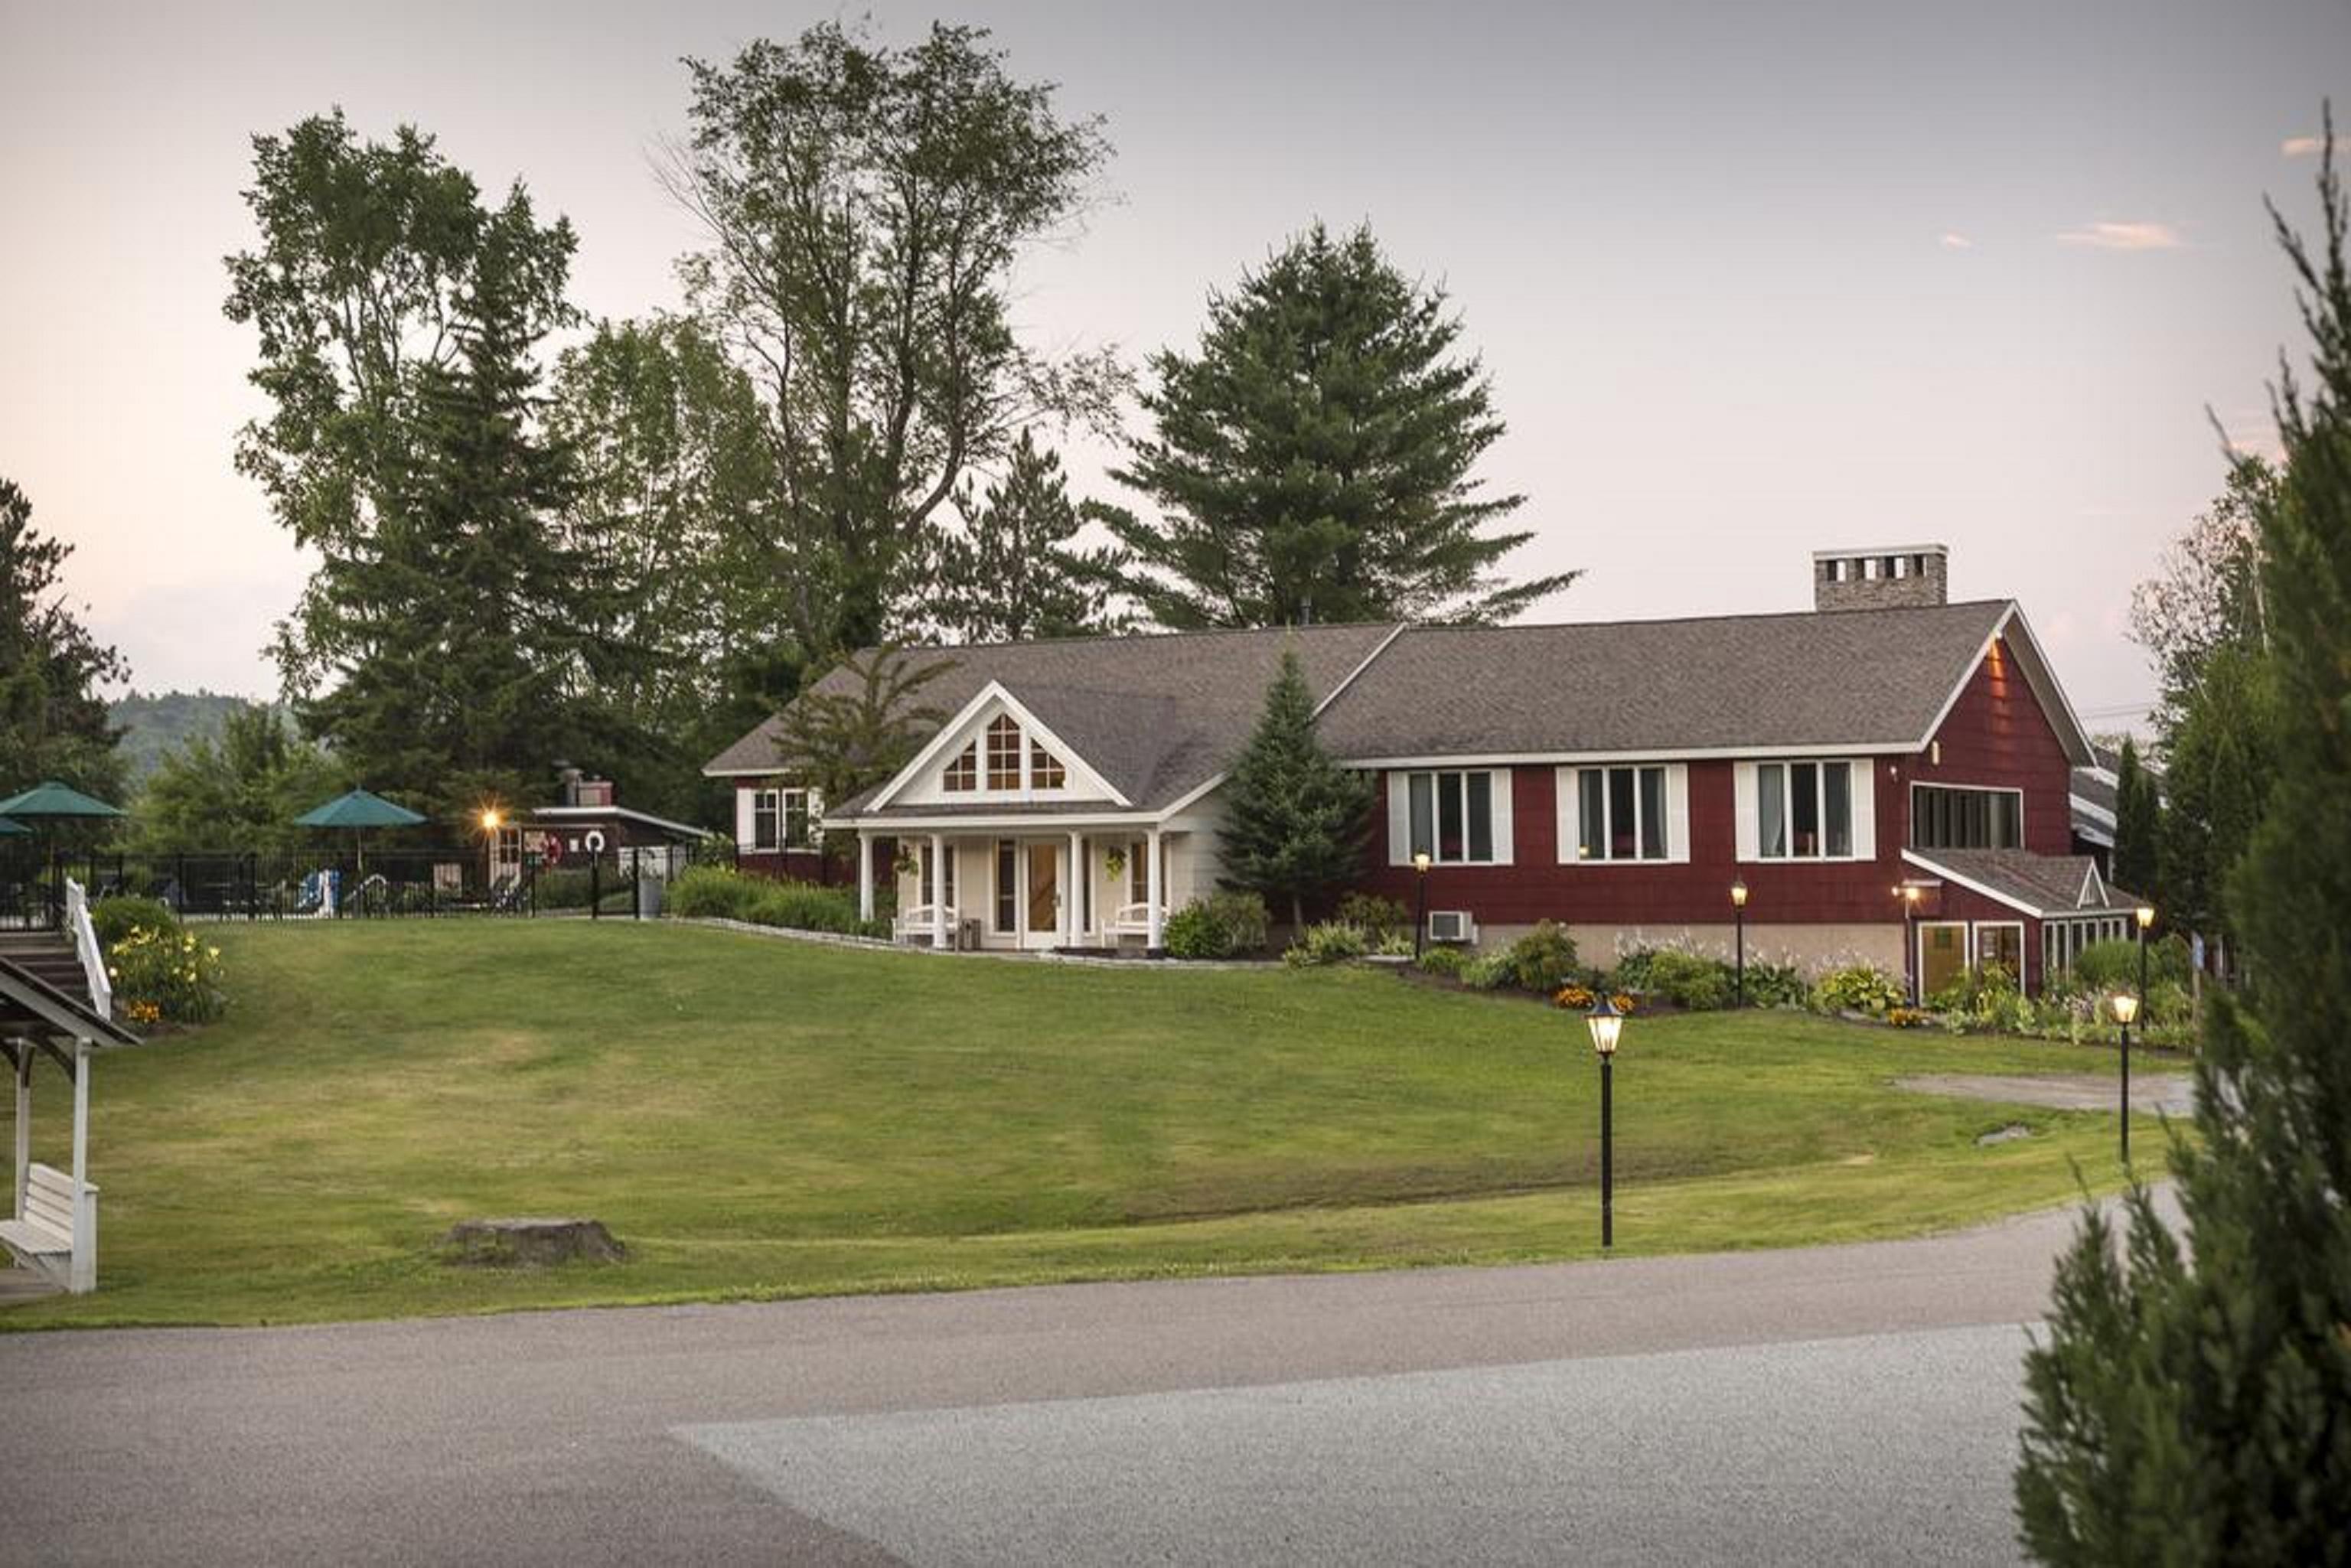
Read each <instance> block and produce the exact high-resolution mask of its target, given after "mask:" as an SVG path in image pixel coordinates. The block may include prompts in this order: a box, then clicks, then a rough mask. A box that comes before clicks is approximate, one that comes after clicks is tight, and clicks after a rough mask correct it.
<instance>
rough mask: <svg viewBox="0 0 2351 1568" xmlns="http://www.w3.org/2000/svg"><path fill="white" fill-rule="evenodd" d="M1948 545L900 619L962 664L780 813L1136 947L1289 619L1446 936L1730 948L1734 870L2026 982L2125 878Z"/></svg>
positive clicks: (741, 757) (1770, 941) (1933, 967)
mask: <svg viewBox="0 0 2351 1568" xmlns="http://www.w3.org/2000/svg"><path fill="white" fill-rule="evenodd" d="M1946 556H1947V552H1946V551H1945V550H1944V549H1943V547H1941V546H1939V545H1927V546H1907V547H1902V548H1899V549H1873V550H1850V551H1847V550H1831V551H1823V552H1821V553H1820V554H1818V555H1816V556H1815V557H1814V558H1813V583H1814V607H1813V610H1812V611H1810V612H1803V613H1797V614H1773V615H1742V616H1722V617H1712V618H1706V619H1697V620H1674V621H1649V622H1614V623H1585V624H1571V625H1554V626H1503V627H1447V626H1414V625H1393V624H1391V625H1369V626H1323V627H1314V628H1309V629H1303V630H1297V631H1282V630H1274V631H1262V632H1194V633H1179V634H1171V635H1162V636H1148V637H1125V638H1096V639H1080V640H1072V641H1066V642H1046V643H1017V644H1001V645H991V646H983V647H965V648H940V649H921V650H915V651H914V652H913V653H910V654H909V657H910V658H911V659H913V660H914V661H915V662H916V663H918V664H920V663H931V662H941V663H946V664H948V665H949V667H948V668H947V669H946V671H945V672H944V673H943V674H941V675H940V676H939V677H937V678H936V679H935V680H934V681H933V682H932V683H931V684H930V685H928V686H927V687H925V694H924V695H925V700H927V701H930V702H933V703H935V704H936V705H938V706H942V707H945V708H946V709H947V710H949V711H950V713H951V716H950V717H949V718H948V719H947V720H946V723H945V724H943V725H942V726H940V727H939V728H938V729H937V730H936V731H935V733H934V734H933V736H932V737H931V738H930V742H929V744H928V745H926V746H925V747H924V749H923V751H922V752H921V754H920V755H918V756H917V757H916V758H914V760H913V761H912V762H910V763H908V764H907V765H906V767H904V768H902V769H900V770H899V772H898V773H897V774H896V775H895V776H894V777H893V778H892V779H890V780H888V781H887V782H886V783H884V784H883V785H882V786H880V787H879V788H877V789H872V790H870V791H867V792H866V793H865V794H863V795H862V796H860V797H859V798H858V799H856V800H851V801H846V802H842V803H841V804H840V805H839V806H837V807H834V808H831V809H829V810H828V809H825V808H824V807H823V806H822V803H821V802H814V801H810V802H807V803H806V804H805V805H804V806H803V818H802V820H804V821H807V822H809V823H810V829H809V833H810V841H811V847H812V846H813V841H814V839H815V837H816V835H817V834H818V833H820V832H831V833H841V832H847V833H853V834H855V835H856V838H857V841H858V842H859V844H860V845H861V846H862V854H860V855H859V856H858V857H857V859H856V861H855V862H854V863H855V864H856V865H857V867H858V868H859V872H860V875H859V881H860V884H861V896H862V897H865V898H867V899H868V900H870V899H871V896H872V892H873V890H874V888H875V887H876V885H877V884H880V885H888V884H890V883H892V881H893V879H894V883H895V892H896V895H897V905H898V911H899V915H898V929H899V931H900V934H901V936H902V937H903V938H904V939H905V940H909V941H922V942H935V943H941V944H945V943H947V942H950V941H954V940H956V939H958V938H959V937H960V938H961V939H965V940H976V941H977V942H979V943H980V944H982V945H984V946H1095V945H1102V944H1106V943H1111V942H1118V941H1126V942H1140V943H1142V944H1144V945H1146V946H1157V945H1158V943H1159V938H1160V934H1161V931H1162V929H1163V926H1164V922H1165V916H1166V915H1167V913H1168V912H1169V911H1170V910H1172V909H1175V908H1179V907H1181V906H1182V904H1184V903H1186V902H1187V901H1188V900H1189V899H1191V898H1192V897H1195V896H1196V895H1198V894H1203V893H1205V892H1207V891H1208V890H1209V889H1210V888H1212V887H1213V886H1214V885H1215V882H1216V878H1217V871H1218V869H1219V859H1218V854H1217V821H1218V820H1219V817H1220V814H1221V809H1222V805H1221V791H1222V789H1223V785H1224V781H1225V773H1226V769H1227V768H1228V767H1229V766H1230V764H1231V762H1232V761H1233V759H1234V758H1235V757H1236V756H1237V755H1238V752H1239V750H1240V747H1241V745H1242V743H1243V741H1244V740H1245V739H1246V738H1247V737H1248V734H1249V729H1250V727H1251V726H1252V725H1253V724H1254V723H1255V720H1256V717H1257V715H1258V712H1259V708H1260V707H1261V706H1262V702H1263V697H1264V692H1265V689H1266V686H1267V685H1268V684H1269V683H1270V681H1271V679H1272V676H1273V673H1274V671H1275V669H1276V667H1277V666H1278V664H1279V661H1280V655H1281V651H1282V649H1283V648H1284V647H1286V646H1295V647H1296V648H1297V649H1298V651H1299V653H1300V657H1301V663H1302V664H1303V665H1304V667H1305V672H1306V676H1307V680H1308V684H1309V687H1310V689H1311V691H1312V692H1313V693H1314V695H1315V697H1316V700H1317V704H1318V708H1317V725H1318V727H1319V729H1320V732H1321V734H1322V738H1323V742H1324V744H1325V745H1326V746H1327V747H1329V748H1330V750H1331V751H1332V754H1333V755H1334V756H1336V757H1338V758H1340V759H1341V760H1342V761H1344V762H1346V763H1348V764H1350V765H1352V766H1354V767H1358V768H1364V769H1365V770H1366V771H1368V772H1370V773H1372V774H1373V775H1374V777H1375V779H1376V780H1377V786H1378V793H1379V802H1380V803H1379V808H1378V810H1377V811H1376V813H1375V816H1374V821H1373V823H1372V824H1371V831H1370V840H1369V846H1368V851H1367V854H1366V863H1365V868H1364V876H1363V879H1362V885H1363V886H1364V888H1365V889H1367V890H1370V891H1375V892H1379V893H1383V894H1389V895H1392V896H1395V897H1397V898H1401V899H1405V900H1413V899H1416V897H1417V895H1418V894H1419V892H1420V889H1419V887H1418V885H1417V883H1418V881H1419V877H1420V875H1421V873H1417V872H1416V870H1415V869H1414V862H1415V857H1416V855H1418V854H1423V853H1425V854H1426V855H1428V856H1429V857H1430V862H1431V868H1430V870H1429V871H1428V872H1427V873H1426V878H1427V883H1428V885H1427V890H1426V891H1427V900H1428V905H1429V908H1430V909H1431V911H1432V912H1433V914H1435V915H1442V916H1445V917H1446V918H1445V919H1444V921H1443V930H1444V932H1445V933H1446V934H1448V935H1450V934H1455V933H1458V935H1459V936H1461V937H1462V938H1463V939H1465V940H1468V941H1470V942H1472V943H1474V944H1477V945H1479V946H1489V945H1493V944H1496V943H1499V942H1501V941H1507V940H1509V939H1511V938H1514V937H1515V936H1518V935H1520V934H1521V933H1522V932H1524V931H1525V930H1526V929H1528V928H1529V927H1531V925H1533V924H1534V923H1535V922H1536V921H1538V920H1541V919H1553V920H1558V921H1561V922H1562V923H1563V924H1565V925H1567V926H1568V928H1569V929H1570V931H1571V932H1572V933H1573V935H1574V936H1575V937H1576V940H1577V942H1578V945H1579V946H1582V947H1583V948H1584V950H1585V951H1586V952H1587V953H1590V954H1591V955H1592V956H1593V957H1594V958H1595V959H1598V958H1602V957H1604V956H1605V955H1608V954H1610V953H1612V952H1615V951H1623V950H1628V949H1630V948H1632V947H1635V946H1661V945H1676V946H1690V947H1694V948H1698V949H1699V950H1706V951H1717V952H1722V953H1726V954H1727V953H1728V952H1729V949H1730V946H1731V945H1732V939H1733V928H1732V918H1733V916H1732V907H1731V900H1730V889H1731V887H1732V885H1733V884H1734V883H1741V884H1743V885H1744V886H1745V887H1746V888H1747V890H1748V897H1749V902H1748V904H1747V912H1746V913H1747V939H1748V950H1749V952H1750V954H1754V955H1757V956H1768V957H1772V958H1779V959H1785V960H1788V961H1792V962H1795V963H1797V964H1799V965H1802V966H1803V967H1806V968H1808V969H1814V970H1817V969H1820V968H1823V967H1829V966H1831V965H1834V964H1837V963H1844V962H1851V961H1855V960H1861V961H1866V962H1870V963H1874V964H1876V965H1877V966H1879V967H1882V968H1885V969H1886V970H1887V971H1888V972H1891V973H1896V974H1903V973H1909V972H1912V971H1913V969H1914V967H1915V970H1916V972H1917V974H1918V975H1919V977H1920V979H1921V981H1922V985H1923V988H1925V989H1927V990H1930V991H1931V990H1932V989H1934V988H1936V987H1937V986H1938V984H1940V983H1941V982H1942V981H1943V980H1945V979H1947V978H1949V977H1951V976H1953V975H1955V974H1957V973H1958V972H1959V970H1960V969H1962V968H1964V967H1967V966H1969V965H1970V964H1974V963H1979V962H1982V961H1987V960H1996V961H2000V962H2002V963H2004V964H2007V965H2009V966H2010V967H2012V968H2013V969H2015V970H2016V971H2017V972H2018V973H2019V974H2020V976H2022V977H2023V978H2024V979H2025V981H2026V983H2027V984H2029V985H2031V986H2033V987H2035V988H2037V987H2038V986H2039V985H2040V984H2041V983H2042V981H2043V976H2044V972H2045V971H2046V970H2047V969H2048V968H2049V967H2051V966H2053V965H2054V966H2060V967H2062V966H2063V965H2064V964H2065V963H2068V962H2070V961H2071V957H2072V956H2073V955H2074V953H2075V952H2077V951H2078V950H2079V948H2080V947H2081V946H2083V945H2085V943H2086V942H2088V941H2089V940H2092V939H2095V937H2096V936H2107V935H2121V934H2122V933H2123V932H2124V930H2125V929H2126V925H2127V920H2128V906H2129V902H2130V901H2129V900H2128V899H2127V897H2126V895H2124V894H2120V893H2118V892H2117V891H2116V890H2113V889H2109V888H2108V887H2106V886H2105V883H2104V882H2103V881H2102V880H2101V879H2100V878H2099V876H2098V873H2097V868H2096V867H2095V864H2094V863H2093V862H2090V861H2089V860H2088V859H2087V858H2086V857H2084V856H2079V855H2075V854H2074V853H2073V852H2072V850H2073V841H2072V833H2073V821H2072V802H2071V799H2070V784H2071V778H2072V770H2073V769H2074V768H2076V767H2082V766H2087V765H2089V764H2090V763H2091V761H2092V760H2093V758H2092V753H2091V749H2090V744H2089V741H2088V738H2087V737H2086V736H2085V735H2084V733H2083V731H2082V728H2081V726H2080V724H2079V722H2078V721H2077V720H2076V719H2075V717H2074V713H2073V710H2072V707H2071V706H2070V705H2069V704H2068V703H2067V701H2066V699H2065V696H2064V692H2063V691H2062V689H2061V688H2060V687H2059V685H2058V683H2057V680H2056V678H2055V675H2054V674H2053V672H2052V670H2051V669H2050V667H2049V664H2048V662H2047V660H2046V659H2045V657H2044V656H2043V653H2042V651H2041V649H2040V647H2039V645H2038V643H2036V641H2035V640H2034V638H2033V636H2032V632H2031V629H2030V628H2029V627H2028V626H2027V624H2026V622H2025V620H2024V616H2023V614H2022V612H2021V611H2020V610H2019V609H2018V607H2017V606H2016V605H2015V603H2013V602H2012V601H2005V600H2001V601H1977V602H1972V603H1960V604H1952V603H1949V602H1947V601H1946V594H1945V586H1944V585H1945V582H1946V571H1945V568H1946ZM848 678H849V677H848V676H847V675H846V674H845V673H842V672H836V673H835V674H831V675H828V676H827V677H826V679H827V681H837V682H841V683H843V684H844V689H845V683H846V682H847V680H848ZM781 734H782V727H781V726H780V724H779V723H778V722H771V723H769V724H768V725H765V726H762V727H760V728H759V729H758V730H755V731H754V732H752V734H750V735H748V736H746V737H744V738H743V740H741V741H739V742H737V745H736V746H734V747H730V748H729V749H728V751H727V752H726V753H725V754H723V755H722V756H721V757H720V758H716V759H715V760H714V762H713V763H712V764H711V767H710V768H709V771H711V772H713V773H715V774H721V775H726V776H729V777H733V778H734V779H736V780H737V788H738V799H739V798H740V796H741V795H749V796H751V797H752V798H753V800H754V802H755V803H754V804H753V805H752V806H751V807H750V808H749V810H750V811H751V812H752V814H753V824H754V831H755V832H756V831H758V821H760V820H762V819H760V818H759V817H758V813H759V812H760V811H761V810H764V808H762V807H760V806H758V804H757V803H756V802H757V800H758V797H759V796H760V795H761V794H762V793H763V792H766V791H778V792H781V791H789V790H790V789H793V788H794V786H793V784H792V782H791V759H790V758H788V757H785V756H784V755H783V754H782V752H781V750H780V747H781V739H780V737H781ZM744 818H745V812H744V811H743V810H738V812H737V821H738V832H739V831H741V826H742V823H743V821H744ZM749 847H750V849H751V851H752V853H753V854H754V855H756V854H758V853H759V852H760V851H759V849H758V845H756V844H754V845H752V846H749ZM791 853H792V852H791V850H790V849H789V846H787V847H786V848H785V849H784V850H783V851H781V852H778V853H777V854H776V857H775V862H776V863H777V867H778V869H781V870H787V871H789V870H792V869H794V868H793V862H792V860H791V858H790V856H791ZM748 863H754V864H758V863H762V862H758V861H757V860H756V859H755V860H752V861H750V862H748ZM1073 868H1074V869H1073ZM869 906H870V904H869Z"/></svg>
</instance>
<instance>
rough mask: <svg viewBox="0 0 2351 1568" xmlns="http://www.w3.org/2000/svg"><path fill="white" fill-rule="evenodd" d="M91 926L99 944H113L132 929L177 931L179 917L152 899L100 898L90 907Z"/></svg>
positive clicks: (158, 901) (106, 945)
mask: <svg viewBox="0 0 2351 1568" xmlns="http://www.w3.org/2000/svg"><path fill="white" fill-rule="evenodd" d="M89 926H90V929H91V930H92V931H94V932H95V933H97V935H98V945H99V946H100V947H107V948H110V947H112V946H114V945H115V944H116V943H117V942H120V941H121V940H122V939H123V938H124V937H125V936H130V935H131V933H132V932H133V931H162V932H176V931H178V930H179V929H180V917H179V916H178V915H174V914H172V911H171V909H170V908H169V907H168V906H166V905H165V904H163V903H162V901H160V900H158V899H152V898H101V899H99V900H97V901H96V902H94V903H92V904H90V906H89Z"/></svg>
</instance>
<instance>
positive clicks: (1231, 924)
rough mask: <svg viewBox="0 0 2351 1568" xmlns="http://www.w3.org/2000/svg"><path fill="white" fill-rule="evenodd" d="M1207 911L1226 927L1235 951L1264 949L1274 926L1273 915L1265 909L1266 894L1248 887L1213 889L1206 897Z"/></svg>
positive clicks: (1260, 951) (1258, 950)
mask: <svg viewBox="0 0 2351 1568" xmlns="http://www.w3.org/2000/svg"><path fill="white" fill-rule="evenodd" d="M1207 905H1208V913H1209V914H1210V915H1214V916H1216V918H1217V921H1219V922H1220V923H1221V924H1222V925H1224V928H1225V935H1226V936H1227V937H1228V939H1229V940H1230V942H1231V944H1232V951H1234V952H1236V953H1262V952H1264V951H1265V947H1266V943H1267V941H1268V939H1269V938H1268V933H1269V932H1270V930H1271V928H1272V925H1273V922H1272V918H1271V916H1270V915H1268V914H1267V913H1266V907H1265V898H1264V896H1263V895H1262V894H1256V893H1251V892H1249V891H1248V890H1247V889H1233V890H1228V891H1225V892H1221V893H1212V894H1208V897H1207Z"/></svg>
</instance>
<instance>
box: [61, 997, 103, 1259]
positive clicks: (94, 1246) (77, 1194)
mask: <svg viewBox="0 0 2351 1568" xmlns="http://www.w3.org/2000/svg"><path fill="white" fill-rule="evenodd" d="M73 1058H74V1075H73V1080H74V1106H73V1111H74V1119H73V1203H74V1208H73V1259H72V1261H71V1263H70V1264H69V1265H68V1269H67V1273H66V1288H67V1289H68V1291H73V1292H74V1293H76V1294H79V1293H81V1292H82V1291H88V1290H89V1289H90V1288H91V1287H93V1286H95V1285H96V1284H97V1283H98V1237H97V1236H96V1235H95V1234H93V1231H94V1229H95V1228H94V1227H93V1226H92V1224H91V1223H90V1221H91V1214H92V1207H93V1206H92V1205H91V1203H90V1201H89V1061H90V1056H89V1046H88V1045H85V1044H84V1043H82V1042H81V1041H80V1040H76V1041H74V1051H73Z"/></svg>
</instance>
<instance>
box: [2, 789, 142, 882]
mask: <svg viewBox="0 0 2351 1568" xmlns="http://www.w3.org/2000/svg"><path fill="white" fill-rule="evenodd" d="M130 814H131V813H129V812H128V811H125V810H123V809H122V808H121V807H120V806H110V805H108V804H107V803H106V802H105V801H103V800H97V799H95V798H94V797H92V796H89V795H85V794H83V793H82V792H81V791H80V790H78V789H75V788H73V786H71V785H69V784H60V783H58V782H57V780H56V779H42V780H41V781H40V782H39V783H38V784H36V785H34V786H33V787H32V788H31V789H27V790H26V791H25V792H24V793H23V794H21V795H16V796H12V797H10V798H9V799H8V800H0V817H14V818H17V819H19V820H20V826H21V824H22V823H23V822H44V821H92V820H94V819H97V818H102V817H127V816H129V815H130ZM49 874H50V882H51V886H50V889H49V897H50V898H51V899H52V900H56V901H59V906H60V907H62V900H63V899H64V897H65V887H64V883H63V882H62V880H61V879H62V877H63V875H64V871H63V868H62V867H60V866H59V865H58V864H57V845H56V843H55V841H51V843H50V845H49Z"/></svg>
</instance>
